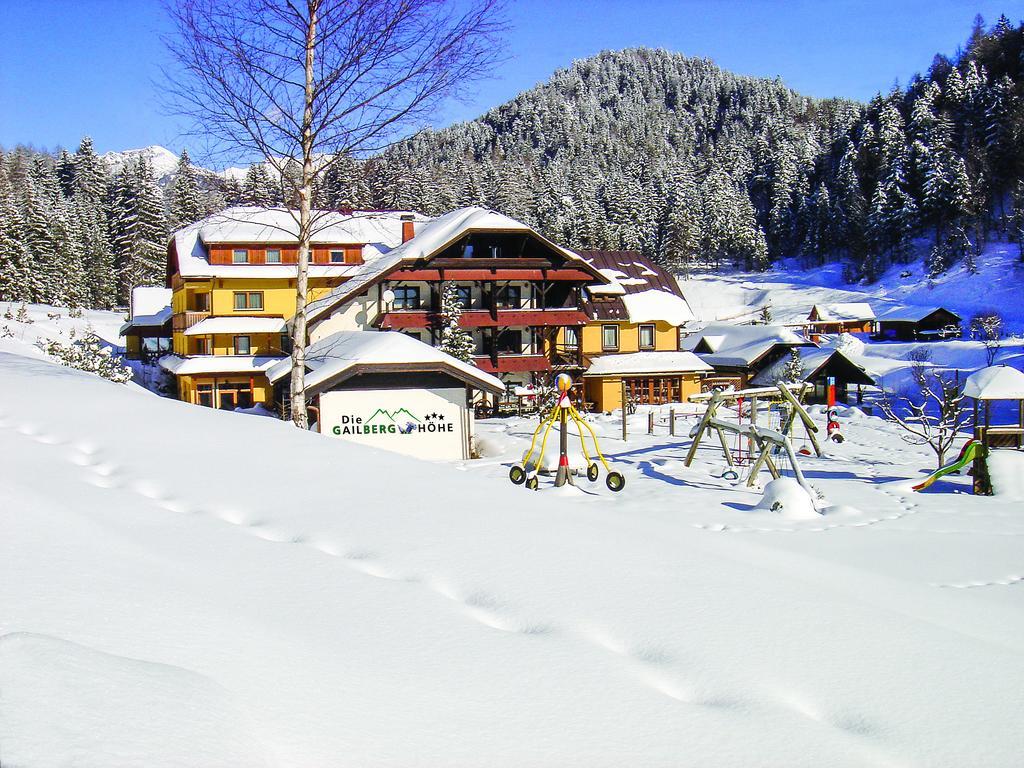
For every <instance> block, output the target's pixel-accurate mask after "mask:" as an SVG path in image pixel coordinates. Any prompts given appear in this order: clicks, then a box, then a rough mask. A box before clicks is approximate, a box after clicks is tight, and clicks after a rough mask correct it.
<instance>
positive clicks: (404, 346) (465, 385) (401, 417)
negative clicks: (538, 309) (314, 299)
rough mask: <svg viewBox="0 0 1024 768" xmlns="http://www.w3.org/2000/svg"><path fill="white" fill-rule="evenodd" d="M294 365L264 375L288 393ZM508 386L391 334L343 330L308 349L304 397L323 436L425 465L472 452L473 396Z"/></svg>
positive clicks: (284, 364) (288, 363)
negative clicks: (337, 438) (365, 446)
mask: <svg viewBox="0 0 1024 768" xmlns="http://www.w3.org/2000/svg"><path fill="white" fill-rule="evenodd" d="M290 372H291V361H290V360H282V361H280V362H278V363H277V364H275V365H274V366H273V367H271V368H270V369H269V370H268V371H267V376H268V378H269V379H270V381H271V383H272V384H274V386H275V387H278V388H280V389H281V390H282V393H281V396H280V397H279V398H278V399H279V400H280V399H281V398H282V397H285V396H286V395H285V394H284V393H285V392H287V387H288V378H289V375H290ZM478 391H479V392H486V393H488V394H492V395H500V394H501V393H503V392H504V391H505V385H504V384H503V383H502V382H501V380H500V379H498V378H497V377H495V376H492V375H490V374H488V373H485V372H484V371H481V370H480V369H479V368H477V367H476V366H474V365H472V364H471V363H464V362H462V361H460V360H457V359H456V358H454V357H452V356H451V355H448V354H446V353H444V352H442V351H441V350H439V349H436V348H434V347H431V346H430V345H428V344H424V343H423V342H421V341H419V340H417V339H414V338H412V337H411V336H407V335H405V334H403V333H396V332H393V331H383V332H381V331H338V332H336V333H333V334H330V335H329V336H325V337H323V338H321V339H320V340H318V341H316V342H314V343H313V344H311V345H310V346H309V347H308V348H307V349H306V394H307V397H308V398H309V402H310V410H311V411H312V412H313V413H314V414H315V415H316V423H317V429H318V430H319V431H320V432H321V433H322V434H325V435H333V436H335V437H339V438H342V439H344V440H349V441H351V442H354V443H360V444H363V445H371V446H374V447H377V448H385V449H387V450H391V451H395V452H397V453H404V454H406V455H408V456H415V457H417V458H421V459H449V460H450V459H467V458H470V456H471V453H472V441H473V409H472V403H473V396H474V394H475V393H476V392H478Z"/></svg>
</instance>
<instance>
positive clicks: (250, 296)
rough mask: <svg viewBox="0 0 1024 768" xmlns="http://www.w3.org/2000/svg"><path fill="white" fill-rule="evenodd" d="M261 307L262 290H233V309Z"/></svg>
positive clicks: (260, 308)
mask: <svg viewBox="0 0 1024 768" xmlns="http://www.w3.org/2000/svg"><path fill="white" fill-rule="evenodd" d="M243 309H259V310H262V309H263V291H235V310H236V311H237V310H243Z"/></svg>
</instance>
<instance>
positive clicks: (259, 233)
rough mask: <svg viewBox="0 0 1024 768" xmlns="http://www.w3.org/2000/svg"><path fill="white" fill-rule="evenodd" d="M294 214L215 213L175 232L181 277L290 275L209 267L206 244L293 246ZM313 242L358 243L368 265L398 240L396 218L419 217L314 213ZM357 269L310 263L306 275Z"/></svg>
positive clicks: (286, 268)
mask: <svg viewBox="0 0 1024 768" xmlns="http://www.w3.org/2000/svg"><path fill="white" fill-rule="evenodd" d="M293 213H294V212H289V211H288V209H285V208H256V207H249V206H237V207H234V208H228V209H227V210H224V211H221V212H220V213H215V214H213V215H212V216H208V217H206V218H205V219H201V220H200V221H197V222H196V223H194V224H190V225H189V226H187V227H182V228H181V229H179V230H178V231H176V232H175V233H174V235H173V237H172V239H171V243H172V245H173V256H174V258H175V259H176V262H177V263H176V264H174V265H172V268H173V267H174V266H176V267H177V270H178V273H179V274H180V275H181V276H182V277H184V278H190V277H191V278H203V277H267V278H288V277H293V276H294V275H295V265H294V264H210V254H209V251H208V249H207V246H208V245H209V244H210V243H239V244H241V243H264V244H271V243H280V244H285V243H294V242H296V241H297V240H298V234H297V232H298V225H297V224H296V223H295V222H296V219H295V218H293ZM315 213H316V215H317V223H316V231H315V232H314V234H313V243H314V244H318V243H319V244H325V243H338V244H351V245H363V246H364V248H363V259H364V261H367V262H370V261H373V260H374V259H376V258H379V257H380V255H381V254H384V253H387V252H388V251H390V250H391V249H392V248H394V247H395V246H397V245H399V244H400V243H401V241H402V225H401V217H402V216H403V215H412V216H414V217H415V218H416V221H424V220H425V217H424V216H422V215H421V214H404V213H403V212H399V211H353V212H351V213H338V212H335V211H316V212H315ZM358 269H359V267H358V266H353V265H350V264H311V265H310V267H309V276H310V277H346V276H348V275H351V274H354V273H355V272H356V271H357V270H358Z"/></svg>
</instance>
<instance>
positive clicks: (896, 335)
mask: <svg viewBox="0 0 1024 768" xmlns="http://www.w3.org/2000/svg"><path fill="white" fill-rule="evenodd" d="M962 321H963V319H962V318H961V317H960V315H958V314H956V313H955V312H951V311H949V310H948V309H945V308H944V307H914V306H897V307H893V308H891V309H889V310H887V311H885V312H883V313H882V314H880V315H879V316H878V320H877V333H876V338H878V339H880V340H886V341H939V340H941V339H950V338H957V337H959V336H960V332H961V330H960V323H961V322H962Z"/></svg>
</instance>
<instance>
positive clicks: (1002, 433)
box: [964, 365, 1024, 496]
mask: <svg viewBox="0 0 1024 768" xmlns="http://www.w3.org/2000/svg"><path fill="white" fill-rule="evenodd" d="M964 394H965V395H967V397H970V398H971V399H973V400H974V439H975V440H977V441H978V443H980V444H981V446H982V448H983V450H981V451H979V452H978V454H977V458H975V460H974V492H975V493H976V494H979V495H984V496H991V495H992V481H991V479H990V478H989V474H988V467H987V465H986V463H985V458H986V457H987V456H988V453H989V451H991V450H992V449H993V448H1016V449H1018V450H1020V449H1021V448H1024V373H1022V372H1020V371H1018V370H1017V369H1016V368H1011V367H1010V366H1008V365H992V366H989V367H988V368H982V369H981V370H980V371H977V372H975V373H973V374H971V375H970V376H969V377H968V378H967V381H966V382H965V383H964ZM997 400H1010V401H1016V402H1017V424H1016V425H1012V424H1005V425H1003V424H1000V425H993V424H992V403H993V402H995V401H997Z"/></svg>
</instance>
